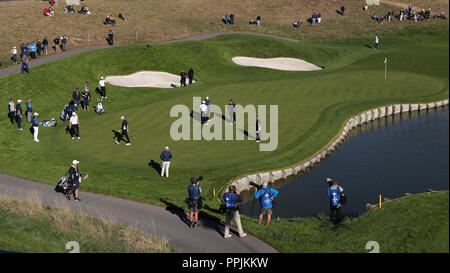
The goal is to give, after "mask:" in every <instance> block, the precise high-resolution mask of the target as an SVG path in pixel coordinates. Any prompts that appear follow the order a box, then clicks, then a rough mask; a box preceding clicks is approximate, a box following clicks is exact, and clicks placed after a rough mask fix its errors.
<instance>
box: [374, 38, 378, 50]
mask: <svg viewBox="0 0 450 273" xmlns="http://www.w3.org/2000/svg"><path fill="white" fill-rule="evenodd" d="M374 49H378V36H375V47H374Z"/></svg>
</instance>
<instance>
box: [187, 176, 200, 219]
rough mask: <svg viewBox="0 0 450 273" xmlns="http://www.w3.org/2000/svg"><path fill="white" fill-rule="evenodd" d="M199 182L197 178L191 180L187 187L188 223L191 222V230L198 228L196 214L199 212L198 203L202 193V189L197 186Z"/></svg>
mask: <svg viewBox="0 0 450 273" xmlns="http://www.w3.org/2000/svg"><path fill="white" fill-rule="evenodd" d="M198 184H199V181H198V179H197V178H195V177H192V178H191V185H189V186H188V189H187V190H188V194H189V202H188V206H189V221H191V225H190V226H191V228H194V227H195V226H197V227H198V212H199V210H200V208H199V205H198V202H199V200H200V194H201V193H202V188H201V187H200V186H199V185H198Z"/></svg>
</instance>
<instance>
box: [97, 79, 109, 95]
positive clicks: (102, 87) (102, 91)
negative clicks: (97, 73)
mask: <svg viewBox="0 0 450 273" xmlns="http://www.w3.org/2000/svg"><path fill="white" fill-rule="evenodd" d="M98 86H99V88H100V96H102V99H106V98H107V97H106V86H105V79H104V78H103V76H102V77H100V81H99V82H98Z"/></svg>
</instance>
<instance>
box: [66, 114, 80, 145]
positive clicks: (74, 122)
mask: <svg viewBox="0 0 450 273" xmlns="http://www.w3.org/2000/svg"><path fill="white" fill-rule="evenodd" d="M79 125H80V119H79V118H78V116H77V113H75V112H73V113H72V117H71V118H70V121H69V129H70V130H71V131H72V139H74V137H73V135H76V136H77V138H78V139H80V127H79ZM72 128H73V129H72Z"/></svg>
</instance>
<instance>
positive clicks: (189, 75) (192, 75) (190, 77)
mask: <svg viewBox="0 0 450 273" xmlns="http://www.w3.org/2000/svg"><path fill="white" fill-rule="evenodd" d="M188 78H189V85H191V84H192V81H193V80H194V70H193V69H192V68H191V69H189V71H188Z"/></svg>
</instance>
